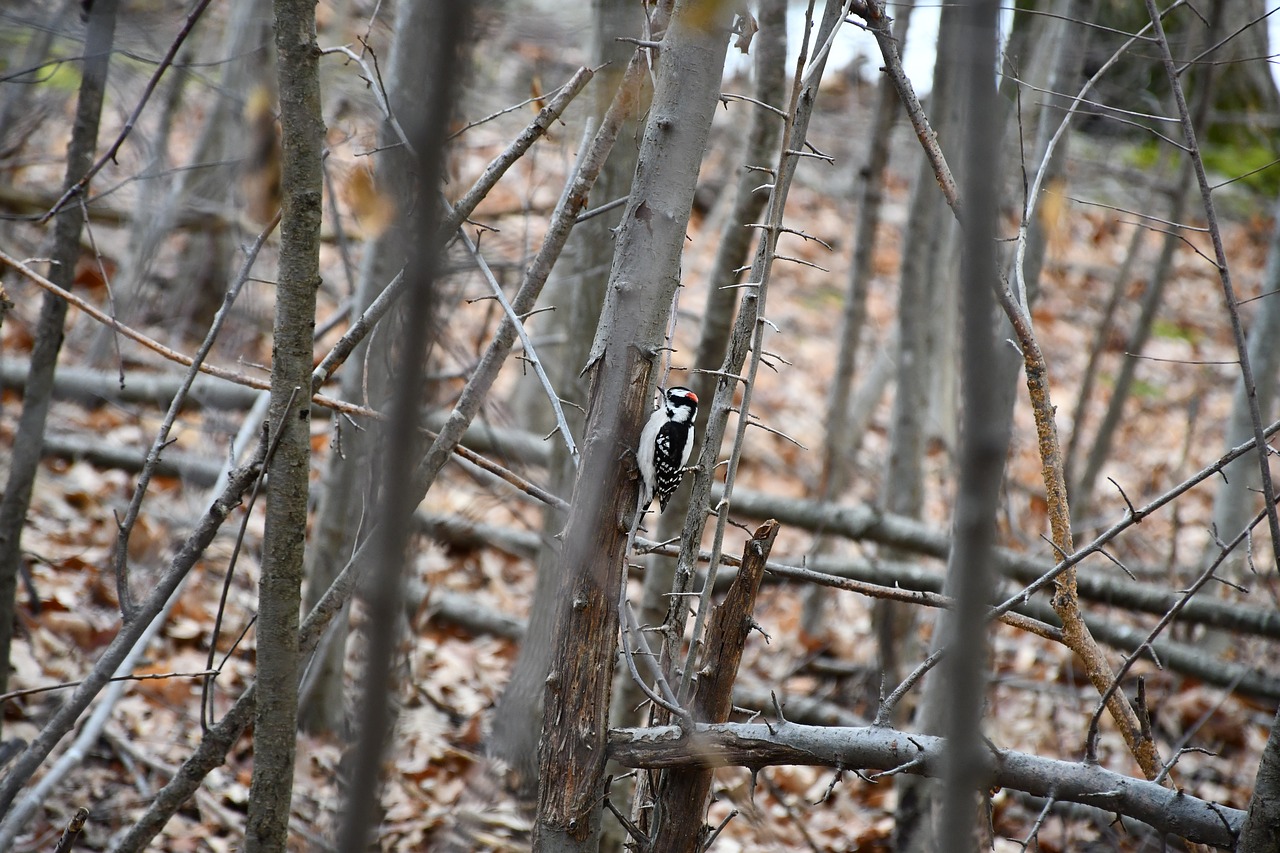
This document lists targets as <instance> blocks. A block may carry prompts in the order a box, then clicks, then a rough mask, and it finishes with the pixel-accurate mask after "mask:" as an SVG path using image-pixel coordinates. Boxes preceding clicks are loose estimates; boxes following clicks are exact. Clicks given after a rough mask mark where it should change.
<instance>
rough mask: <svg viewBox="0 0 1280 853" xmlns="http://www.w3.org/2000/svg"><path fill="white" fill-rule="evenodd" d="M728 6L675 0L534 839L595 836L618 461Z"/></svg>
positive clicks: (595, 351) (596, 437)
mask: <svg viewBox="0 0 1280 853" xmlns="http://www.w3.org/2000/svg"><path fill="white" fill-rule="evenodd" d="M728 27H729V20H728V7H727V6H722V5H720V4H707V3H700V2H695V0H690V2H683V3H678V4H677V5H676V8H675V11H674V13H673V15H672V18H671V23H670V26H669V27H668V29H667V32H666V35H665V36H664V38H663V45H662V48H661V56H660V59H659V62H658V69H657V81H656V83H655V90H654V98H653V104H652V106H651V108H650V110H649V121H648V125H647V127H646V128H645V133H644V137H643V141H642V142H641V147H640V158H639V165H638V168H637V170H636V180H635V184H634V185H633V188H632V194H631V199H630V201H629V202H628V204H627V208H626V213H625V214H624V216H623V222H622V226H621V230H620V231H619V235H618V247H617V250H616V252H615V254H614V263H613V268H612V270H611V272H610V276H609V287H608V291H607V293H606V296H605V307H604V313H603V315H602V317H601V321H600V326H599V329H598V333H597V336H596V341H595V344H594V346H593V347H592V352H591V356H590V361H589V367H588V372H589V379H590V382H591V394H590V403H589V407H588V410H587V426H586V432H585V435H584V441H583V445H582V456H581V463H580V469H579V473H578V480H577V484H576V485H575V487H574V493H573V500H572V508H571V509H570V512H569V521H568V525H567V526H566V528H565V536H564V546H563V550H562V552H561V562H560V571H559V575H560V587H559V590H560V594H559V596H558V598H557V612H556V618H555V632H554V635H553V636H554V638H555V639H554V641H553V657H552V667H551V672H550V674H549V675H548V677H547V681H546V694H545V700H544V701H545V711H544V716H543V730H542V740H541V743H540V747H539V767H540V775H541V776H542V777H543V778H544V779H552V778H554V779H556V780H557V784H555V785H543V786H542V788H541V790H540V792H539V798H538V814H537V821H536V823H535V825H534V843H533V849H534V850H535V851H539V853H542V851H553V850H554V851H588V850H595V849H596V847H597V845H598V836H599V831H600V813H601V796H602V794H603V792H604V791H603V788H604V767H605V736H606V734H607V730H608V721H609V695H610V692H611V688H612V677H613V669H614V657H615V651H616V649H617V631H618V594H619V591H620V589H621V584H622V581H623V575H624V572H623V569H624V567H625V562H626V555H625V554H624V553H623V549H624V547H625V545H626V539H627V537H626V523H627V519H628V518H629V517H630V515H631V513H632V511H633V510H634V507H635V502H636V498H635V495H636V492H635V484H634V483H633V482H631V481H630V480H627V479H625V478H623V477H622V476H621V474H620V472H621V468H620V466H619V464H618V459H619V458H621V456H622V455H623V454H624V453H625V452H626V451H628V450H634V448H635V446H636V441H637V439H638V438H639V435H640V425H641V422H642V420H643V418H644V417H645V416H646V415H647V414H648V410H649V400H650V396H649V395H650V390H651V388H652V381H653V378H654V377H653V375H652V371H653V367H654V364H653V360H654V359H655V358H656V350H657V347H658V346H659V345H660V344H661V341H662V340H663V336H664V333H665V329H666V318H667V316H668V314H669V312H670V310H671V303H672V299H673V298H674V296H675V290H676V287H677V286H678V284H679V270H680V256H681V252H682V250H683V248H684V240H685V231H686V229H687V227H688V222H689V214H690V211H691V208H692V204H693V191H694V188H695V187H696V184H697V177H698V170H699V167H700V166H701V163H702V157H703V154H704V151H705V149H706V144H707V137H708V134H709V131H710V125H711V117H712V114H713V112H714V110H715V105H716V99H717V97H718V96H719V94H720V79H721V74H722V73H723V69H724V58H725V51H726V48H727V44H728Z"/></svg>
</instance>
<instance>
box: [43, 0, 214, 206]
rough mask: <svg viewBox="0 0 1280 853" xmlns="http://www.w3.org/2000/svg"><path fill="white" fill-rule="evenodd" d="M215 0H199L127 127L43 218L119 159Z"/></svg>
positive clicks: (129, 119)
mask: <svg viewBox="0 0 1280 853" xmlns="http://www.w3.org/2000/svg"><path fill="white" fill-rule="evenodd" d="M210 2H212V0H198V2H197V3H196V5H195V8H193V9H192V10H191V12H190V14H188V15H187V20H186V22H185V23H183V25H182V29H180V30H179V31H178V35H177V36H176V37H175V38H174V40H173V43H172V44H170V45H169V50H168V51H167V52H166V53H165V55H164V58H163V59H161V60H160V64H159V65H157V66H156V70H155V71H154V72H153V73H152V75H151V79H150V80H148V81H147V85H146V86H145V87H143V90H142V97H141V98H140V99H139V100H138V105H137V106H136V107H134V109H133V113H131V114H130V116H129V118H128V119H126V120H125V123H124V127H123V128H121V129H120V133H119V135H117V136H116V140H115V142H113V143H111V147H110V148H108V149H107V150H106V151H105V152H103V154H102V156H101V157H99V158H98V162H96V163H94V164H93V166H92V167H91V168H90V169H89V171H88V172H86V173H85V174H84V177H82V178H80V180H78V181H76V182H75V183H74V184H72V185H71V187H70V188H69V189H67V191H66V192H64V193H63V194H62V196H61V197H59V199H58V200H57V201H56V202H54V203H53V207H51V208H50V209H49V210H48V211H47V212H46V213H45V214H44V216H42V217H40V221H41V222H48V221H49V219H51V218H52V217H53V216H55V215H56V214H57V213H58V211H59V210H61V209H62V207H63V205H65V204H66V203H67V202H68V201H70V200H71V198H72V197H73V196H75V195H78V194H79V193H82V192H84V188H85V187H86V186H88V185H89V181H91V180H93V176H94V175H96V174H98V172H100V171H102V167H103V166H106V165H107V163H110V162H112V161H113V160H115V159H116V155H117V154H119V153H120V147H121V146H122V145H124V141H125V140H126V139H128V138H129V134H130V133H131V132H133V128H134V125H135V124H137V122H138V118H139V117H140V116H141V115H142V110H143V108H144V107H146V105H147V101H149V100H150V99H151V95H152V94H153V93H154V92H155V90H156V85H157V84H159V82H160V78H161V77H162V76H164V72H166V71H168V70H169V66H171V65H172V64H173V58H174V57H175V56H177V55H178V50H179V49H180V48H181V47H182V44H183V42H185V41H186V40H187V36H189V35H191V31H192V30H193V29H194V28H195V25H196V22H197V21H199V20H200V16H201V15H203V14H204V10H205V9H207V8H209V3H210Z"/></svg>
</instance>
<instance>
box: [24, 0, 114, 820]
mask: <svg viewBox="0 0 1280 853" xmlns="http://www.w3.org/2000/svg"><path fill="white" fill-rule="evenodd" d="M117 5H118V3H117V0H104V2H102V3H96V4H95V5H94V7H93V9H92V10H91V11H90V14H89V18H88V22H87V29H86V33H85V58H84V72H83V74H82V76H81V80H80V93H79V97H78V99H77V101H76V117H75V125H74V127H73V130H72V136H71V145H70V148H69V149H68V151H67V171H66V178H65V180H64V182H63V187H64V190H66V191H68V192H70V191H71V190H72V188H74V187H77V186H80V185H81V181H82V180H83V179H85V178H86V177H87V176H88V175H89V170H90V169H91V168H92V167H93V160H94V153H95V152H96V150H97V145H98V124H99V121H100V119H101V116H102V103H103V99H104V98H105V96H106V89H107V71H108V69H109V68H110V65H111V48H112V39H113V36H114V33H115V25H116V9H117ZM81 191H84V188H83V187H81ZM83 227H84V213H83V208H81V207H80V206H79V205H77V204H64V205H63V206H62V207H61V209H60V210H58V212H57V213H56V215H55V217H54V236H53V262H52V269H51V271H50V277H51V278H52V279H53V280H54V281H55V282H56V283H57V284H58V286H59V287H62V288H64V289H69V288H70V286H71V283H72V281H73V280H74V278H75V270H76V263H77V262H78V261H79V260H80V234H81V230H82V229H83ZM66 317H67V303H66V302H65V301H64V300H62V299H60V298H58V297H57V296H55V295H53V294H52V293H46V294H45V297H44V301H43V303H42V304H41V308H40V324H39V327H38V328H37V330H36V345H35V348H34V350H33V351H32V354H31V370H30V373H29V374H28V376H27V389H28V393H27V396H26V399H25V400H24V402H23V406H22V418H21V420H20V422H19V424H18V433H17V435H16V436H15V438H14V447H13V454H12V456H11V457H10V465H9V479H8V480H7V482H6V483H5V489H4V496H3V498H0V691H4V690H5V689H6V688H7V685H8V683H9V644H10V641H11V639H12V637H13V622H14V617H15V615H16V613H15V609H14V607H15V602H16V600H17V599H16V596H17V584H18V569H19V566H20V565H21V562H22V529H23V527H24V526H25V525H26V520H27V508H28V507H29V505H30V503H31V489H32V487H33V486H34V484H35V478H36V470H37V468H38V467H39V465H40V445H41V442H42V441H43V439H44V431H45V422H46V420H47V419H48V416H49V404H50V402H51V401H52V399H53V376H54V370H55V368H56V365H57V361H58V352H59V351H60V350H61V349H62V336H63V325H64V323H65V322H66ZM122 604H123V603H122ZM5 805H7V803H5Z"/></svg>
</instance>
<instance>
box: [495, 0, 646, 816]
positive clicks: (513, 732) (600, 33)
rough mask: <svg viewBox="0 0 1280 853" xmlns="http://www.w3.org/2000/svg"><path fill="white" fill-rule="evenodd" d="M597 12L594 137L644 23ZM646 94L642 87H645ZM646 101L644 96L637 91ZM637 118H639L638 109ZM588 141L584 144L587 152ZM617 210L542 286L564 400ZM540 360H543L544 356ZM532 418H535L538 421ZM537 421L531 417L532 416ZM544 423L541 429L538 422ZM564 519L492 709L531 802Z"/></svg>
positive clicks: (558, 476)
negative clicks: (516, 653)
mask: <svg viewBox="0 0 1280 853" xmlns="http://www.w3.org/2000/svg"><path fill="white" fill-rule="evenodd" d="M593 6H594V31H593V38H594V47H593V58H592V63H591V64H592V65H601V64H604V63H608V68H607V69H606V71H605V72H604V73H603V74H602V75H601V77H599V78H597V80H596V83H595V86H596V88H595V91H594V98H593V102H592V108H591V120H590V122H589V123H588V126H587V127H588V130H590V131H591V132H592V133H594V130H595V128H597V127H598V126H599V122H600V119H601V118H602V117H603V116H604V113H605V110H607V109H608V107H609V104H610V103H611V102H612V101H613V98H614V95H615V93H616V92H617V91H618V87H619V85H620V84H621V83H622V79H623V75H624V72H625V70H626V67H627V61H628V59H629V58H630V56H631V54H632V53H633V52H634V49H635V48H634V46H633V45H630V44H628V43H625V42H620V41H618V38H619V37H621V36H628V37H633V38H634V37H638V36H640V35H641V33H642V29H641V26H642V24H643V17H642V16H641V15H640V12H641V10H640V8H639V7H638V6H637V5H636V4H634V3H631V2H629V0H596V2H595V3H594V4H593ZM645 88H648V87H647V85H646V86H645ZM637 95H639V96H640V97H641V98H647V97H648V93H647V92H645V93H639V92H638V93H637ZM636 115H639V111H637V113H636ZM637 127H638V123H637V121H636V120H635V119H634V118H633V119H632V120H630V121H627V122H626V123H625V124H624V125H623V129H622V132H621V133H620V134H619V136H618V144H616V145H615V146H614V148H613V151H612V152H611V153H610V155H609V159H608V160H607V161H605V165H604V168H603V170H601V173H600V177H599V178H598V179H597V180H596V184H595V186H594V187H593V188H592V191H591V196H590V201H589V202H588V206H589V207H596V206H599V205H601V204H605V203H607V202H609V201H612V200H613V199H615V198H619V197H621V196H624V195H627V194H628V193H629V192H630V190H631V181H632V178H633V177H634V176H635V170H636V160H637V157H638V153H639V152H638V151H637V149H636V146H635V144H634V143H633V141H632V140H634V139H635V137H636V129H637ZM589 140H590V137H589V136H588V137H587V141H586V142H584V143H583V144H584V145H586V144H587V143H588V142H589ZM621 218H622V212H621V211H618V212H617V213H616V214H604V215H601V216H597V217H595V218H593V219H589V220H587V221H586V222H583V223H582V224H580V225H578V226H577V227H576V228H574V230H573V233H572V234H571V235H570V237H569V241H568V243H567V244H566V245H565V250H564V254H563V255H562V256H561V259H560V261H559V263H557V264H556V267H555V271H554V272H553V274H552V279H551V280H549V281H548V282H547V292H546V294H545V296H544V301H545V302H546V303H547V304H550V305H555V306H556V307H557V310H556V312H555V313H554V314H553V315H551V318H552V319H553V321H554V322H552V323H549V324H547V325H548V329H547V332H548V334H547V335H544V337H547V336H551V337H557V338H558V337H563V338H564V343H563V344H561V345H560V347H559V350H558V353H557V357H556V358H553V359H547V362H548V371H547V372H548V375H549V377H550V378H551V381H552V385H553V387H554V388H555V389H556V393H557V394H558V395H559V396H560V397H561V398H562V399H564V400H566V401H569V402H571V403H574V404H576V405H577V406H582V407H583V408H584V409H585V406H586V403H587V392H588V386H587V383H586V381H585V379H584V377H582V376H581V372H582V368H583V365H584V364H585V363H586V360H587V356H588V353H589V352H590V350H591V343H592V340H593V339H594V338H595V331H596V324H597V322H598V321H599V319H600V311H601V308H602V306H603V305H604V294H605V285H606V283H607V282H608V280H609V267H610V265H611V264H612V261H613V230H614V229H615V228H616V227H617V226H618V223H619V222H620V221H621ZM545 355H546V353H543V356H544V357H545ZM525 384H526V385H528V386H538V387H537V388H531V387H530V388H525V389H524V391H523V393H524V395H525V396H528V397H534V396H535V395H536V398H534V399H530V400H529V401H528V402H527V403H525V404H524V405H522V407H521V408H523V409H524V410H525V411H527V412H528V413H529V415H528V416H529V417H530V418H536V420H534V421H533V422H534V423H538V424H539V426H538V427H537V429H539V431H544V430H543V426H544V425H545V426H546V428H548V429H549V428H551V427H553V426H554V419H553V418H552V417H550V416H549V412H550V405H549V403H548V401H547V400H546V396H545V392H543V390H542V388H541V386H540V385H538V383H537V382H535V381H533V377H532V376H530V377H529V381H528V382H527V383H525ZM535 413H537V414H535ZM538 414H540V415H542V416H541V417H537V415H538ZM565 418H566V419H567V420H568V422H569V426H570V429H571V431H572V432H573V434H574V436H575V439H576V440H578V441H580V440H581V438H582V435H583V433H582V426H583V421H584V417H583V415H582V414H581V410H579V409H577V408H575V407H574V406H568V407H566V408H565ZM544 422H545V423H544ZM549 470H550V472H551V482H550V485H549V488H550V491H551V493H552V494H556V495H567V494H569V493H570V492H571V491H572V490H573V481H574V478H575V477H576V475H577V469H576V468H575V466H574V464H573V461H572V459H571V458H570V456H569V454H568V452H567V449H566V447H565V445H564V443H563V442H561V441H558V440H557V441H555V442H554V443H553V445H552V449H551V461H550V462H549ZM564 525H565V514H564V513H563V512H561V511H559V510H557V509H556V508H554V507H548V508H547V509H546V514H545V517H544V520H543V527H542V534H543V535H542V549H541V551H540V552H539V555H538V574H537V581H536V585H535V587H534V595H533V602H532V604H531V605H530V610H529V628H528V631H527V632H526V633H525V636H524V640H523V642H521V644H520V654H519V656H518V657H517V658H516V663H515V666H514V667H513V669H512V671H511V680H510V681H509V682H508V683H507V686H506V688H505V689H504V690H503V692H502V695H501V696H500V697H499V699H498V703H497V707H496V708H495V709H494V717H493V736H492V738H491V739H490V742H489V752H490V754H491V755H493V756H494V757H496V758H498V759H500V760H502V761H503V762H504V763H505V764H506V765H507V766H508V767H509V768H510V770H511V776H510V779H511V781H512V782H513V783H514V785H515V787H516V788H517V790H518V791H519V792H520V793H521V794H522V795H524V796H527V797H529V798H530V799H536V797H537V785H538V756H537V746H538V736H539V732H540V731H541V729H542V693H543V690H544V685H545V682H546V677H547V669H548V667H549V666H550V665H551V628H552V620H553V617H554V614H555V596H556V591H557V587H558V585H559V584H558V577H557V575H556V569H557V566H558V565H559V561H560V544H561V540H560V539H559V534H560V532H561V531H562V530H563V529H564Z"/></svg>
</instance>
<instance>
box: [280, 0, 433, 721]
mask: <svg viewBox="0 0 1280 853" xmlns="http://www.w3.org/2000/svg"><path fill="white" fill-rule="evenodd" d="M430 5H431V4H429V3H407V4H403V5H401V6H400V7H399V8H398V10H397V15H396V23H395V27H394V28H393V29H392V32H393V38H392V43H391V48H390V56H389V58H388V60H387V65H386V71H385V72H384V78H383V80H384V83H385V85H386V87H387V99H388V101H389V102H390V104H391V109H392V112H393V114H394V115H397V116H401V115H404V116H408V115H413V114H414V112H415V111H416V110H417V109H418V104H417V103H416V99H417V97H418V86H417V81H420V80H423V79H426V77H427V73H428V67H429V66H428V63H429V60H430V56H429V55H428V53H427V51H424V50H422V44H423V43H424V41H425V40H426V38H427V37H428V32H429V17H430V16H429V12H430ZM400 141H401V140H400V137H399V135H398V133H397V132H396V131H395V129H394V128H393V127H392V126H391V125H390V122H387V121H384V123H383V126H382V128H381V131H380V134H379V144H380V146H381V150H380V151H379V153H378V155H377V159H376V170H375V174H376V176H377V182H378V187H379V191H380V192H382V193H384V194H385V196H386V197H387V198H388V199H389V200H391V201H392V202H393V203H394V204H395V206H396V209H397V210H398V211H402V212H404V214H403V215H402V216H400V217H398V218H397V219H396V221H395V222H393V223H392V225H391V226H390V227H388V228H387V229H386V230H385V231H383V232H382V233H381V234H380V235H378V236H377V237H375V238H374V239H372V240H370V241H369V242H368V243H367V245H366V246H365V249H364V252H363V255H362V257H361V265H360V278H359V281H358V283H357V287H356V293H355V298H354V300H353V301H352V306H351V317H352V319H353V320H354V319H356V318H358V317H359V316H360V315H361V314H362V313H363V312H364V310H365V309H366V308H368V306H369V305H370V303H372V302H373V300H374V299H375V298H377V296H378V294H379V293H380V292H381V291H382V289H383V288H384V287H386V286H387V284H388V283H389V282H390V281H391V280H392V279H393V278H394V277H395V275H396V274H397V273H398V272H399V271H400V270H401V269H402V268H403V267H404V265H405V263H406V262H407V260H408V253H409V249H410V245H411V240H412V234H413V225H412V223H411V221H410V218H409V217H408V215H407V212H408V211H411V210H413V209H414V206H413V197H412V192H411V191H410V190H411V188H412V187H413V168H414V163H413V156H412V154H411V153H410V152H408V151H406V150H405V149H404V146H403V145H401V144H400ZM402 309H403V303H402V302H401V303H398V304H397V305H396V306H395V307H394V308H392V309H391V314H390V315H389V316H388V317H386V318H384V321H383V324H382V325H381V326H380V330H379V333H378V334H374V335H372V336H371V337H372V340H369V339H366V340H365V341H364V342H362V343H361V344H360V345H359V346H358V347H356V349H355V350H354V351H353V352H352V354H351V356H350V357H349V358H348V359H347V362H346V364H345V365H344V366H343V369H342V374H341V376H342V381H341V385H342V398H343V399H345V400H360V399H364V398H365V397H366V395H367V396H368V400H369V402H370V404H371V405H372V406H374V407H375V408H377V409H380V410H381V409H384V408H385V405H386V402H387V398H388V395H389V393H390V383H391V378H392V377H393V376H394V375H395V370H394V367H395V365H394V360H393V356H392V352H393V350H394V348H395V345H396V343H397V336H396V335H395V334H392V333H391V331H390V330H391V329H397V328H402V324H401V323H400V322H397V321H398V319H399V315H400V314H401V312H402ZM366 364H367V365H368V368H367V369H366ZM366 379H367V384H366ZM336 429H337V433H336V435H337V442H338V444H337V446H336V447H335V448H334V451H335V452H333V453H331V454H330V455H329V458H328V462H327V465H326V472H325V476H324V477H323V478H322V479H321V482H322V483H323V486H322V491H321V493H320V500H319V505H318V507H317V511H316V522H315V534H314V535H315V541H314V547H312V548H311V549H310V550H309V551H308V555H307V556H308V565H307V588H306V595H305V608H306V610H307V611H308V612H309V611H310V610H311V608H313V607H314V606H315V605H316V602H317V601H319V600H320V597H321V596H323V595H324V593H325V590H327V589H328V588H329V584H330V583H332V581H333V579H334V578H335V577H336V576H337V574H338V572H340V571H341V570H342V568H343V566H345V565H346V564H347V560H348V559H349V558H350V557H351V554H352V552H353V551H354V549H355V547H356V538H357V534H358V533H359V532H360V531H361V529H363V530H365V531H367V530H369V529H370V528H371V527H372V525H373V503H372V500H373V492H372V488H373V482H372V480H373V471H374V470H375V465H374V451H375V449H376V447H377V445H378V443H379V441H380V437H379V436H378V434H377V430H376V429H348V428H346V425H345V424H343V423H341V422H339V423H338V424H337V425H336ZM346 648H347V624H346V620H345V619H338V620H336V623H335V624H334V625H333V626H332V627H331V628H330V633H329V635H328V636H327V637H326V639H325V642H324V645H323V646H322V648H321V651H320V652H319V653H318V654H317V657H316V659H315V661H314V662H313V663H312V664H311V666H312V668H313V672H314V675H313V676H312V677H311V678H310V679H309V681H308V683H307V684H306V686H305V692H306V696H305V701H303V702H300V703H299V704H300V709H299V714H300V721H301V722H302V724H303V726H304V727H305V728H306V729H307V730H308V731H315V732H318V731H336V730H338V729H339V727H340V726H341V724H342V722H343V719H344V715H345V713H346V711H347V705H346V703H345V702H344V686H345V683H344V678H343V675H344V673H343V664H344V661H345V658H346Z"/></svg>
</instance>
